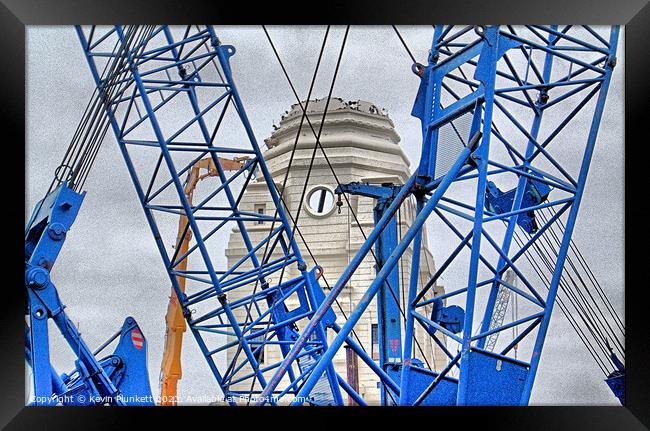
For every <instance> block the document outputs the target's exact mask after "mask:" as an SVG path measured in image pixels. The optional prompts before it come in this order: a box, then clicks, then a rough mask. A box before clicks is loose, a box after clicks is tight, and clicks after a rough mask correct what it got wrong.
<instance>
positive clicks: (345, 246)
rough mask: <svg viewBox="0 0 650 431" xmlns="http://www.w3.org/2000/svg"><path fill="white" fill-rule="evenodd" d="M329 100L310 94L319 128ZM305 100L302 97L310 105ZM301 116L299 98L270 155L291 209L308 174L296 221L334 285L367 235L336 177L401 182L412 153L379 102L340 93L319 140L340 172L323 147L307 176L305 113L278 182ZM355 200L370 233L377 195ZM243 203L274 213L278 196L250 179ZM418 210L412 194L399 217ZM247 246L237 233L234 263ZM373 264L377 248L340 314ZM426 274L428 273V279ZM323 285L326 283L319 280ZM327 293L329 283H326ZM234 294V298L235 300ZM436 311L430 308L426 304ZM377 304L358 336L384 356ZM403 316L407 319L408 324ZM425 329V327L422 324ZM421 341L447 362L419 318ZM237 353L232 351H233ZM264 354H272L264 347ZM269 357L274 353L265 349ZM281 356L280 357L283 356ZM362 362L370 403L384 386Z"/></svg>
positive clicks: (420, 347)
mask: <svg viewBox="0 0 650 431" xmlns="http://www.w3.org/2000/svg"><path fill="white" fill-rule="evenodd" d="M325 103H326V100H325V99H323V100H318V99H316V100H310V101H309V104H308V108H307V115H308V117H309V120H310V122H311V124H312V126H313V127H314V130H315V131H316V132H318V130H319V128H320V127H321V120H322V117H323V110H324V109H325ZM304 104H305V102H303V106H304ZM301 117H302V110H301V108H300V106H299V105H298V104H295V105H293V106H292V107H291V110H290V111H289V112H288V113H286V114H285V115H284V116H283V117H282V119H281V121H280V124H279V127H276V130H275V131H274V132H273V134H272V135H271V137H269V138H268V139H266V141H265V142H266V144H267V147H268V149H267V150H266V151H265V153H264V158H265V160H266V164H267V166H268V168H269V171H270V173H271V175H272V177H273V179H274V182H275V183H276V185H277V187H278V190H279V191H280V192H281V193H282V197H283V199H284V202H285V204H286V205H287V207H288V211H289V212H290V213H291V215H292V216H293V217H295V216H296V214H297V212H298V206H299V204H300V198H301V194H302V191H303V188H304V187H305V183H306V182H307V192H306V196H305V200H304V202H303V205H302V208H301V209H300V216H299V221H298V227H299V229H300V231H301V233H302V235H303V236H304V239H305V241H306V242H307V244H308V245H309V249H310V250H311V252H312V253H313V254H314V258H315V260H316V261H317V263H318V264H319V265H320V266H322V267H323V268H324V277H325V279H326V280H327V282H328V283H329V284H330V285H333V284H334V283H335V282H336V280H337V279H338V278H339V276H340V274H341V272H342V270H343V269H344V268H345V267H346V266H347V264H348V262H349V260H350V259H351V258H352V257H353V256H354V254H355V253H356V252H357V250H358V249H359V247H360V245H361V244H362V243H363V241H364V237H363V235H362V233H361V231H360V230H359V227H358V225H357V223H356V221H355V220H354V216H353V214H352V213H350V212H349V210H348V208H347V205H345V204H344V205H343V206H342V207H341V208H340V213H339V211H338V207H337V205H336V200H337V197H336V195H335V194H334V189H335V188H336V186H337V179H338V181H339V182H340V183H342V184H345V183H350V182H354V181H360V182H367V183H373V184H382V183H394V184H403V183H404V182H405V181H406V180H407V179H408V177H409V176H410V171H409V161H408V159H407V157H406V155H405V154H404V152H403V151H402V149H401V147H400V146H399V140H400V138H399V135H398V134H397V132H396V131H395V125H394V124H393V122H392V120H391V119H390V118H389V117H388V114H386V113H385V112H384V111H383V110H382V109H379V108H377V107H376V106H375V105H373V104H371V103H368V102H364V101H355V102H344V101H343V100H342V99H339V98H332V99H331V100H330V104H329V107H328V113H327V116H326V120H325V125H324V126H323V130H322V133H321V136H320V143H321V145H322V146H323V147H324V149H325V152H326V155H327V159H328V160H329V164H331V166H332V168H333V170H334V172H335V173H336V178H335V176H334V175H333V173H332V168H330V166H329V164H328V163H327V161H326V159H325V157H324V156H323V153H322V152H321V151H320V149H318V150H317V151H316V155H315V158H314V163H313V166H312V169H311V174H310V175H309V180H308V181H307V173H308V169H309V165H310V161H311V158H312V154H313V151H314V147H315V145H316V139H315V137H314V134H313V133H312V131H311V129H310V126H309V124H308V123H307V121H306V120H305V121H304V123H303V125H302V128H301V129H300V136H299V139H298V143H297V148H296V151H295V154H294V158H293V161H292V163H291V168H290V170H289V175H288V178H287V182H286V187H285V189H284V190H280V188H281V185H282V182H283V180H284V177H285V174H286V172H287V167H288V164H289V159H290V156H291V153H292V149H293V147H294V143H295V142H296V134H297V133H298V130H299V125H300V121H301ZM349 199H350V203H351V206H352V208H353V211H354V213H356V215H357V218H358V220H359V222H360V225H361V228H362V229H363V231H364V232H365V233H366V235H367V234H368V233H370V231H371V230H372V228H373V226H374V222H373V208H374V205H375V202H374V199H371V198H366V197H358V196H349ZM240 208H241V209H242V210H244V211H255V212H256V213H261V212H263V213H266V214H267V215H273V214H272V211H273V208H274V207H273V203H272V201H271V199H270V196H269V194H268V191H267V189H266V186H265V184H256V183H254V182H253V183H251V184H250V185H249V186H248V188H247V190H246V192H245V194H244V197H243V199H242V202H241V205H240ZM414 216H415V206H414V202H413V201H411V200H408V201H406V202H405V203H404V204H403V205H402V208H401V210H400V214H399V218H398V222H401V226H400V227H399V228H398V237H399V235H400V233H399V231H401V232H406V230H407V229H408V227H409V226H410V225H411V222H412V220H413V219H414ZM267 224H268V223H266V224H265V223H258V224H254V225H251V226H250V230H249V232H250V233H251V235H259V236H260V238H261V237H263V236H264V235H266V234H267V233H268V229H269V226H267ZM296 239H297V241H298V243H299V245H300V247H301V250H302V252H303V256H304V258H305V260H306V261H307V263H308V265H313V264H314V262H313V261H312V259H311V257H310V255H309V253H308V251H307V248H306V247H305V244H304V243H303V242H302V240H301V238H300V237H299V236H298V235H296ZM244 251H245V248H244V244H243V243H242V241H241V236H240V235H231V237H230V241H229V243H228V248H227V250H226V256H227V258H228V263H229V264H233V263H234V262H237V261H238V260H239V259H240V258H241V257H242V256H243V253H244ZM411 255H412V252H411V251H410V250H409V251H408V252H407V253H405V255H404V257H403V258H402V260H401V261H400V282H401V287H400V296H402V304H404V302H405V301H404V298H405V296H406V295H407V290H408V283H409V274H410V266H411V264H410V261H411ZM421 256H422V257H421V260H422V261H421V265H420V267H421V268H422V270H421V273H420V276H419V280H420V283H423V282H426V281H427V280H429V279H430V278H431V275H432V274H433V273H434V272H435V268H434V262H433V257H432V255H431V253H430V252H429V250H428V249H427V241H426V234H425V235H423V250H422V253H421ZM297 275H298V274H297V273H287V274H285V276H284V279H285V280H286V279H289V278H291V277H295V276H297ZM374 275H375V267H374V260H373V258H372V255H370V254H369V255H368V256H367V257H366V259H365V260H364V262H363V263H362V265H361V266H360V268H359V269H358V270H357V271H356V273H355V275H354V276H353V277H352V279H351V281H350V283H349V286H347V287H346V289H345V291H344V292H342V293H341V295H340V296H339V301H338V302H339V304H340V306H341V308H342V310H340V309H339V308H338V307H335V311H336V312H337V316H338V319H337V321H338V322H343V321H344V318H343V315H342V312H344V313H345V314H346V315H347V314H349V312H350V311H352V309H354V306H355V305H356V304H357V302H358V301H359V299H360V298H361V296H362V295H363V294H364V293H365V291H366V289H367V287H368V285H369V283H370V282H371V281H372V280H373V279H374ZM423 280H424V281H423ZM321 285H323V287H324V288H325V283H324V282H323V280H321ZM432 291H433V292H434V293H435V294H439V293H440V292H442V291H443V288H442V287H440V286H436V287H435V289H432ZM326 293H327V291H326ZM235 299H236V298H232V300H235ZM426 311H427V313H430V310H426ZM376 325H377V308H376V301H375V302H373V304H372V305H371V306H370V307H369V308H368V309H367V310H366V312H365V313H364V316H363V318H362V319H361V321H360V322H359V324H357V326H356V328H355V334H356V336H357V337H358V338H359V339H360V341H361V344H363V346H364V347H365V349H366V351H367V352H368V353H370V354H371V355H372V356H373V357H374V358H376V359H378V345H377V344H376V343H377V330H376V327H377V326H376ZM403 330H404V324H403V322H402V331H403ZM417 331H421V332H417ZM416 341H417V343H414V344H415V346H414V349H415V350H414V355H415V357H417V358H418V359H420V360H422V361H423V362H424V363H428V364H429V365H430V366H431V368H433V369H437V370H441V369H442V368H443V367H444V364H445V363H446V359H445V357H444V353H443V352H442V351H441V350H439V348H438V347H437V346H436V345H435V344H434V343H433V342H432V340H431V339H430V337H428V336H426V335H425V334H424V331H423V329H422V328H421V327H419V325H416ZM228 354H232V353H230V352H229V353H228ZM265 354H267V355H268V354H269V353H266V352H265ZM265 359H267V360H270V359H274V360H275V359H276V358H270V357H268V356H267V357H266V358H265ZM278 359H279V358H278ZM358 363H359V378H358V379H359V392H360V394H361V395H362V396H363V397H364V398H365V399H366V400H367V401H368V402H369V403H376V404H377V403H379V399H380V395H379V394H380V392H379V388H378V383H377V382H378V381H377V378H376V376H375V374H374V373H373V372H372V371H371V370H370V369H369V368H368V367H367V366H366V365H365V364H364V363H363V362H362V361H360V360H359V361H358ZM335 368H336V370H337V372H338V373H339V374H340V375H341V376H343V377H345V376H346V364H345V351H344V349H341V350H340V351H339V352H338V353H337V356H336V357H335Z"/></svg>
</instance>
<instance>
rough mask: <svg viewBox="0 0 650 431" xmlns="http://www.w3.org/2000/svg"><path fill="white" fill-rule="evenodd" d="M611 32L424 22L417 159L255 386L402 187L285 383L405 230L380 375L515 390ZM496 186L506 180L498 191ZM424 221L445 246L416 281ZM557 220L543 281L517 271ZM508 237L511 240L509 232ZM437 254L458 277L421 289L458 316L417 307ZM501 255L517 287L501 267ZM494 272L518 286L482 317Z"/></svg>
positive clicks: (484, 394) (453, 389)
mask: <svg viewBox="0 0 650 431" xmlns="http://www.w3.org/2000/svg"><path fill="white" fill-rule="evenodd" d="M618 32H619V29H618V27H613V28H612V29H611V31H610V32H609V34H608V35H605V36H603V35H601V34H600V33H599V32H598V31H596V30H594V29H592V28H591V27H588V26H565V27H558V26H525V27H521V28H518V29H515V28H512V27H497V26H487V27H483V26H477V27H474V26H467V27H455V26H436V27H435V34H434V39H433V43H432V47H431V52H430V57H429V62H428V64H427V65H426V66H424V65H414V68H413V70H414V72H415V73H416V74H417V75H418V76H420V77H421V85H420V89H419V92H418V95H417V97H416V101H415V104H414V109H413V115H415V116H416V117H418V118H420V119H421V121H422V136H423V146H422V153H421V158H420V163H419V166H418V169H417V172H416V173H415V174H414V175H413V176H412V177H411V178H410V179H409V180H408V181H407V182H406V184H404V186H403V187H402V189H401V191H400V193H399V194H398V195H397V196H396V197H395V199H394V200H393V203H392V204H391V205H390V206H389V207H388V208H387V209H386V211H385V213H384V216H383V217H382V218H381V220H379V221H378V222H377V226H376V228H375V230H373V232H372V233H371V234H370V235H368V240H367V241H366V242H365V243H364V245H363V246H362V247H361V249H360V251H359V253H358V254H357V255H356V256H355V257H354V258H353V259H352V260H351V262H350V265H349V266H348V268H346V270H345V271H344V272H343V274H342V276H341V278H340V279H339V281H338V282H337V283H336V284H335V286H334V287H333V288H332V290H331V291H330V293H329V295H328V296H327V298H326V299H325V301H324V302H323V304H321V305H320V306H319V308H318V310H316V313H315V315H314V317H313V318H312V319H311V320H310V322H309V324H308V325H307V327H306V328H305V329H304V331H303V332H302V334H301V337H300V338H299V340H298V341H297V342H296V344H295V345H294V347H293V348H292V351H291V352H290V353H289V354H288V355H287V356H286V358H285V360H284V361H283V364H281V365H280V367H279V368H278V371H277V372H276V374H275V375H274V376H273V377H272V378H271V379H270V380H269V385H268V386H267V388H266V389H265V391H264V393H263V395H266V394H268V393H270V392H271V391H272V390H273V388H274V387H275V385H277V384H279V382H280V381H281V378H282V376H283V375H284V373H286V372H287V371H288V370H289V369H290V365H291V363H292V362H293V361H294V360H295V358H296V356H297V354H298V352H299V351H300V348H301V346H302V345H304V343H305V342H306V340H307V339H308V337H309V335H310V334H311V333H312V332H313V331H315V330H316V329H317V327H318V324H319V322H320V320H321V319H322V317H323V316H324V314H325V312H326V311H327V310H328V309H329V308H330V307H332V305H333V304H334V301H335V300H336V297H337V296H338V295H339V294H340V292H341V290H342V289H343V286H344V285H345V283H346V282H347V280H349V278H350V276H351V274H352V273H353V272H354V271H355V270H356V269H357V268H358V265H359V263H360V261H361V260H362V259H363V257H364V256H365V255H366V254H367V253H368V252H369V250H370V249H371V247H372V246H373V244H374V243H375V241H377V239H378V237H379V235H380V232H381V231H382V230H383V229H385V228H386V226H387V225H388V222H389V220H390V218H391V217H393V216H394V214H395V213H396V211H397V210H398V208H399V206H400V205H401V203H402V202H403V200H404V199H405V198H406V197H407V196H409V195H411V194H412V195H414V196H415V197H416V199H417V202H418V205H417V211H418V215H417V217H416V219H415V221H414V223H413V224H412V226H411V227H410V229H409V230H408V232H407V233H405V234H404V235H403V237H402V239H401V241H400V242H399V244H398V245H397V247H396V249H395V250H394V252H393V253H392V254H391V256H390V257H389V258H388V259H387V260H386V261H385V262H383V263H384V265H383V267H382V269H381V271H379V273H378V274H377V278H376V279H375V281H374V282H373V283H371V285H370V286H369V287H368V290H367V292H366V295H364V298H363V299H362V301H360V303H359V304H358V305H357V307H356V309H355V310H354V311H353V312H352V313H351V314H350V315H349V318H348V320H347V321H346V322H345V323H344V324H343V326H342V328H340V330H339V331H338V332H339V333H338V335H337V337H336V338H335V339H334V340H333V341H332V343H331V345H330V346H329V347H328V349H327V351H326V352H325V353H324V354H323V357H322V359H321V363H320V364H319V365H318V366H317V367H316V368H315V369H314V371H313V372H312V373H311V375H310V377H309V378H308V380H307V382H306V383H305V384H304V385H303V386H302V388H301V390H300V391H299V393H298V396H299V397H303V396H307V395H308V394H309V393H310V391H311V389H312V387H313V385H314V384H315V383H316V381H317V380H318V379H319V378H320V376H321V375H322V373H323V372H324V370H325V368H326V367H327V366H328V364H329V363H330V362H331V360H332V359H333V357H334V354H335V353H336V352H337V350H338V349H339V348H340V347H341V346H342V345H343V344H344V343H349V341H348V340H349V334H350V332H351V331H352V330H353V329H354V327H355V325H356V324H357V322H358V321H359V319H360V316H361V315H362V314H363V312H364V311H365V310H366V308H367V306H368V305H369V304H370V302H371V301H372V300H373V298H374V296H375V295H376V294H377V292H378V291H379V290H380V287H381V286H382V284H383V283H384V281H385V280H386V278H387V277H388V276H389V274H390V272H391V270H392V269H393V268H394V267H395V265H396V264H397V262H398V261H399V258H400V257H401V256H402V254H403V253H404V252H405V250H406V249H407V248H408V246H409V245H410V243H411V242H413V250H414V256H413V259H412V265H413V267H412V270H411V277H410V286H409V298H408V304H407V313H408V315H407V319H406V329H405V334H404V343H403V345H404V358H403V367H402V370H401V373H399V375H398V376H397V377H395V376H393V377H391V376H388V377H387V378H386V376H382V380H384V381H385V382H386V384H387V385H389V386H390V387H392V385H394V384H396V383H397V384H398V385H399V386H400V388H399V390H398V391H396V393H399V395H400V403H401V404H405V405H411V404H460V405H464V404H527V403H528V400H529V398H530V394H531V390H532V387H533V383H534V381H535V375H536V372H537V368H538V366H539V361H540V357H541V353H542V347H543V345H544V340H545V338H546V334H547V331H548V326H549V322H550V318H551V315H552V312H553V308H554V304H555V301H556V297H557V292H558V286H559V283H560V280H561V277H562V270H563V265H564V262H565V259H566V256H567V250H568V247H569V243H570V239H571V235H572V232H573V229H574V226H575V223H576V218H577V215H578V209H579V207H580V202H581V199H582V196H583V192H584V187H585V182H586V178H587V173H588V171H589V165H590V161H591V157H592V154H593V150H594V145H595V143H596V137H597V133H598V128H599V125H600V120H601V117H602V115H603V110H604V108H605V100H606V96H607V90H608V87H609V83H610V79H611V75H612V71H613V68H614V66H615V64H616V57H615V54H616V46H617V43H618ZM543 120H544V121H543ZM585 123H586V124H585ZM508 188H512V190H509V191H506V192H504V191H502V190H504V189H508ZM541 209H549V210H550V211H552V213H553V216H552V217H550V218H549V219H548V220H546V221H545V222H542V221H541V220H539V219H537V217H536V212H538V211H540V210H541ZM427 221H429V223H437V224H438V225H441V226H446V227H447V228H448V229H449V230H450V231H451V233H452V234H453V235H452V236H454V237H456V241H457V246H455V248H453V251H452V252H451V254H449V256H448V257H447V258H446V259H445V260H444V261H443V262H442V264H441V265H440V267H439V268H438V270H437V271H436V273H435V274H434V275H433V277H432V278H431V280H426V282H425V283H424V288H420V287H419V284H418V275H419V274H420V271H419V264H420V260H419V251H420V246H421V236H422V226H423V225H424V223H425V222H427ZM560 221H562V223H563V226H564V228H563V229H562V232H563V233H562V237H561V241H560V246H559V249H558V251H557V254H556V255H555V256H554V261H553V262H550V266H551V270H552V277H551V280H550V282H549V283H546V282H545V281H544V280H541V279H540V278H536V277H535V275H534V274H531V272H530V269H529V268H527V267H526V265H525V264H523V259H522V256H524V255H526V253H527V252H528V251H529V250H530V248H531V246H534V245H535V244H537V243H538V242H539V241H540V239H541V238H543V236H544V235H545V234H546V232H547V231H548V229H549V227H550V226H554V225H556V223H558V222H560ZM520 237H523V240H522V242H521V244H520V245H519V246H518V244H515V243H514V242H513V238H520ZM450 268H454V269H457V268H461V269H460V270H461V271H463V272H464V273H465V274H467V280H466V281H467V283H466V285H464V286H454V287H451V286H447V292H446V293H445V294H444V295H442V296H440V297H438V298H435V300H436V301H441V300H447V299H448V300H453V301H456V302H457V303H460V304H462V305H463V310H464V313H463V316H462V325H453V326H452V325H448V324H444V322H441V321H436V318H435V317H434V316H427V315H424V314H422V312H421V310H422V309H423V307H424V306H425V305H427V304H429V303H431V302H432V301H433V299H425V294H426V292H427V291H429V290H430V288H431V287H432V286H433V285H434V284H435V282H436V280H438V279H439V278H440V277H441V276H442V275H444V274H445V273H446V272H447V271H449V270H450ZM508 269H511V270H512V271H513V272H514V273H515V275H516V276H517V278H518V279H519V281H520V285H521V286H522V287H516V286H513V285H512V284H510V283H507V282H505V281H504V277H503V274H504V273H505V271H507V270H508ZM500 286H502V287H505V288H507V289H509V290H511V291H512V292H513V294H515V295H518V296H520V297H521V298H520V299H521V301H520V304H522V303H524V302H525V303H527V306H526V307H522V309H523V308H525V309H526V312H525V313H522V314H524V315H521V316H519V317H518V318H517V320H516V321H510V322H506V323H504V324H502V325H499V326H498V327H495V328H489V323H490V321H491V316H492V313H493V311H494V303H495V299H496V295H497V293H498V289H499V287H500ZM444 314H445V313H439V315H444ZM415 325H420V326H422V327H423V328H424V329H425V330H426V331H427V332H428V333H429V335H430V336H431V337H432V338H433V339H434V341H436V342H437V343H438V345H440V346H441V347H443V350H444V351H445V352H446V354H447V355H448V356H449V362H448V365H447V366H446V367H445V368H444V369H443V370H441V371H439V372H434V371H432V370H426V369H423V368H422V367H421V366H415V364H414V363H413V359H412V354H413V346H412V339H413V331H414V327H415ZM514 326H518V327H520V328H521V331H520V334H519V335H518V336H517V337H516V338H515V339H513V340H511V342H510V343H509V344H508V345H507V346H504V347H503V348H499V349H498V351H497V352H496V353H495V352H491V351H489V350H486V349H484V345H485V340H486V338H487V337H489V336H490V335H492V334H495V333H497V332H503V331H506V330H508V329H510V328H512V327H514ZM475 328H478V329H475ZM437 333H443V334H445V335H446V336H447V337H448V339H450V340H453V341H455V343H456V344H457V346H458V351H457V353H455V354H454V353H452V349H447V348H445V347H444V346H442V344H441V343H440V340H439V339H438V337H437ZM503 338H505V337H503ZM527 340H529V342H530V349H529V350H530V351H529V352H528V354H527V357H525V358H524V356H526V355H524V354H522V353H521V349H520V354H519V358H520V359H514V358H513V357H512V356H511V355H512V350H513V347H514V346H515V345H520V346H521V345H523V344H524V343H525V342H527ZM453 368H458V374H457V376H456V377H452V375H451V374H450V371H451V370H452V369H453ZM262 402H263V401H262Z"/></svg>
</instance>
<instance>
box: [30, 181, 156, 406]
mask: <svg viewBox="0 0 650 431" xmlns="http://www.w3.org/2000/svg"><path fill="white" fill-rule="evenodd" d="M83 198H84V193H76V192H74V191H73V190H71V189H70V188H68V185H67V183H65V182H64V183H62V184H60V185H59V186H58V187H57V188H56V189H54V190H53V191H52V192H51V193H49V194H48V195H47V196H46V197H45V198H44V199H43V200H42V201H40V202H39V203H38V204H37V205H36V207H35V209H34V212H33V213H32V216H31V219H30V220H29V222H28V223H27V228H26V232H25V287H26V293H27V315H28V319H29V326H28V327H26V329H25V357H26V359H27V362H28V363H29V365H30V366H31V368H32V374H33V380H32V384H33V388H34V400H33V404H34V405H56V404H63V405H98V404H99V405H103V404H111V405H125V404H129V405H148V404H152V403H153V398H152V394H151V388H150V386H149V376H148V374H147V372H146V351H147V346H146V340H145V338H144V336H143V335H142V332H141V331H140V329H139V327H138V325H137V323H135V320H133V318H130V317H129V318H127V319H126V321H125V322H124V325H123V327H122V329H121V331H120V332H118V333H117V334H116V336H114V337H113V338H112V339H110V340H108V342H107V343H105V344H104V346H103V347H105V346H107V345H108V344H109V343H110V342H111V341H112V340H113V339H115V338H116V337H117V336H118V335H119V336H120V341H119V344H118V346H117V348H116V350H115V351H114V352H113V354H111V355H109V356H107V357H104V358H98V357H97V355H98V353H99V352H100V351H101V350H103V347H102V348H100V349H98V350H97V351H96V352H92V351H91V350H90V349H89V347H88V346H87V345H86V343H85V342H84V341H83V339H82V338H81V334H80V333H79V331H78V330H77V328H76V327H75V325H74V323H73V322H72V321H71V320H70V319H69V318H68V316H67V315H66V313H65V311H64V308H65V306H64V305H63V303H62V302H61V300H60V299H59V295H58V292H57V290H56V287H55V286H54V283H53V282H52V280H51V278H50V272H51V271H52V268H53V266H54V263H55V262H56V259H57V257H58V254H59V252H60V251H61V248H62V246H63V243H64V241H65V238H66V235H67V233H68V231H70V228H71V227H72V224H73V222H74V220H75V218H76V217H77V214H78V212H79V208H80V207H81V203H82V201H83ZM50 319H52V321H53V322H54V324H55V325H56V326H57V327H58V329H59V331H60V332H61V334H62V335H63V337H64V338H65V340H66V341H67V343H68V345H69V346H70V348H71V350H72V351H73V352H74V353H75V355H76V357H77V360H76V362H75V370H74V371H73V372H72V373H69V374H62V375H59V374H58V373H57V372H56V370H55V369H54V367H53V366H52V365H51V363H50V352H49V334H48V333H49V330H48V321H49V320H50Z"/></svg>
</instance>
